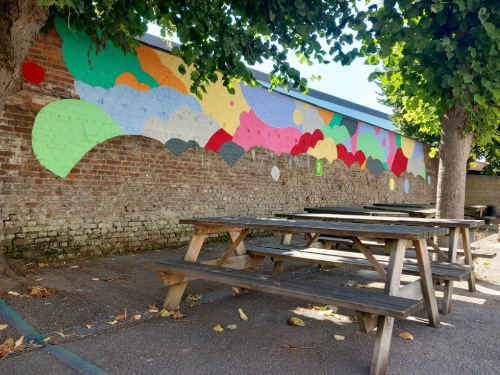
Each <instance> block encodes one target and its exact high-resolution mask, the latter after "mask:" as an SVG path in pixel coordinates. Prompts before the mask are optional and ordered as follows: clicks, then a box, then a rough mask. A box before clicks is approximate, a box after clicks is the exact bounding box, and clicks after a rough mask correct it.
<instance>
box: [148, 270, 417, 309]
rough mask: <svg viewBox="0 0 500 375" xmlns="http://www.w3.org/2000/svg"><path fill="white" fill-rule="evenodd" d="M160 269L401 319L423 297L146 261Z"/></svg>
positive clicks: (241, 271)
mask: <svg viewBox="0 0 500 375" xmlns="http://www.w3.org/2000/svg"><path fill="white" fill-rule="evenodd" d="M146 267H147V268H150V269H153V270H156V271H158V272H160V273H162V272H165V273H176V274H181V275H184V276H186V277H190V278H198V279H200V278H201V279H205V280H210V281H215V282H221V283H225V284H229V285H232V286H238V287H241V288H246V289H255V290H259V291H263V292H267V293H272V294H278V295H282V296H287V297H293V298H299V299H303V300H307V301H312V302H317V303H324V304H334V305H336V306H339V307H344V308H348V309H353V310H358V311H363V312H367V313H373V314H377V315H384V316H390V317H394V318H400V319H404V318H407V317H409V316H410V315H412V314H414V313H415V312H417V311H418V310H420V309H422V307H423V304H424V302H423V300H414V299H409V298H404V297H397V296H390V295H386V294H381V293H376V292H373V291H368V290H366V289H356V288H350V287H336V286H333V285H327V286H322V285H319V284H317V283H311V282H307V281H302V280H291V279H287V278H284V277H280V276H274V275H263V274H259V273H256V272H250V271H245V270H236V269H233V268H226V267H220V266H211V265H207V264H202V263H195V262H186V261H174V260H169V261H163V262H157V263H154V264H148V265H146Z"/></svg>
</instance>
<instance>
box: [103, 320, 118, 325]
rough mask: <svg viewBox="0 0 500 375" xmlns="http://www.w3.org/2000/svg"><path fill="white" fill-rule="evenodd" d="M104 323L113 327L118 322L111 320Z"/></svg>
mask: <svg viewBox="0 0 500 375" xmlns="http://www.w3.org/2000/svg"><path fill="white" fill-rule="evenodd" d="M106 323H108V324H111V325H112V326H113V325H115V324H116V323H118V320H113V321H111V322H106Z"/></svg>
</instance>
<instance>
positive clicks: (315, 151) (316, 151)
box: [307, 138, 337, 163]
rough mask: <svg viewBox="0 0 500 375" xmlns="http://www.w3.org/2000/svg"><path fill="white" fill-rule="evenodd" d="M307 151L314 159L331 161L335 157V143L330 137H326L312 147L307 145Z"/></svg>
mask: <svg viewBox="0 0 500 375" xmlns="http://www.w3.org/2000/svg"><path fill="white" fill-rule="evenodd" d="M307 153H308V154H310V155H312V156H314V157H315V158H316V159H326V160H328V162H330V163H331V162H333V161H334V160H336V159H337V145H336V144H335V141H334V140H333V139H332V138H326V139H324V140H322V141H319V142H318V143H316V146H315V147H314V148H312V147H309V150H307Z"/></svg>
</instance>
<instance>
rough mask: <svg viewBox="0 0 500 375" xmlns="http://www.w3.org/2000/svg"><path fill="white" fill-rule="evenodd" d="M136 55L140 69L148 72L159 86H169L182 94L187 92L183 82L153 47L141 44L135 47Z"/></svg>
mask: <svg viewBox="0 0 500 375" xmlns="http://www.w3.org/2000/svg"><path fill="white" fill-rule="evenodd" d="M137 57H138V58H139V62H140V63H141V67H142V69H144V71H145V72H147V73H149V74H150V75H151V76H152V77H153V78H154V79H155V80H156V81H157V82H158V83H159V84H160V85H161V86H168V87H171V88H173V89H176V90H177V91H179V92H181V93H183V94H187V93H188V89H187V88H186V85H185V83H184V82H183V81H182V80H181V79H179V78H178V77H177V76H176V75H175V74H174V73H173V71H172V69H171V67H170V66H165V65H164V64H163V62H162V61H161V59H160V57H159V55H158V53H156V51H155V50H154V49H152V48H151V47H146V46H144V45H141V46H140V47H139V48H138V49H137ZM179 63H180V61H179ZM177 66H179V64H177V65H176V66H175V69H177Z"/></svg>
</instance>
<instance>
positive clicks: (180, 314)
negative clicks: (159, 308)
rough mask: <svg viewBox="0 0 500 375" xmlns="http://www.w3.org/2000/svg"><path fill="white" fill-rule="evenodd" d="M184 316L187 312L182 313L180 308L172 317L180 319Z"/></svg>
mask: <svg viewBox="0 0 500 375" xmlns="http://www.w3.org/2000/svg"><path fill="white" fill-rule="evenodd" d="M186 316H187V314H183V313H181V310H177V311H176V312H175V313H174V316H173V318H174V319H181V318H184V317H186Z"/></svg>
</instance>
